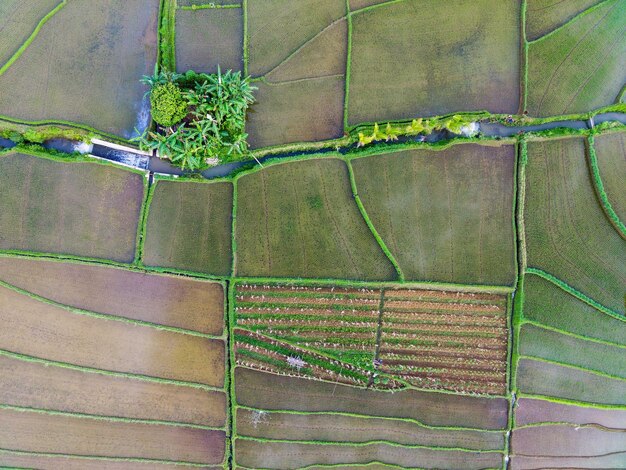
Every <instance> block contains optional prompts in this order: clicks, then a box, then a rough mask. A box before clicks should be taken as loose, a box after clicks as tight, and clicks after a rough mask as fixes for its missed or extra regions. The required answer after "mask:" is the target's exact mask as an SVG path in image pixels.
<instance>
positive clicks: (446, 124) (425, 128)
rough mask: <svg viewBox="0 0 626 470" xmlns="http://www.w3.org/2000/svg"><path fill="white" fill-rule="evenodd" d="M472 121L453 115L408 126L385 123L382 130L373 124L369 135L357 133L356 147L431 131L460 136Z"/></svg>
mask: <svg viewBox="0 0 626 470" xmlns="http://www.w3.org/2000/svg"><path fill="white" fill-rule="evenodd" d="M471 123H472V121H470V120H468V119H466V118H464V117H463V116H460V115H458V114H455V115H454V116H450V117H447V118H443V119H440V118H430V119H423V118H419V119H413V121H411V123H410V124H408V125H398V126H393V125H392V124H391V123H389V122H388V123H387V125H386V126H385V128H384V129H381V127H380V126H379V125H378V123H375V124H374V127H373V129H372V133H371V134H366V133H364V132H359V142H358V146H359V147H362V146H364V145H367V144H371V143H372V142H375V141H381V140H385V141H387V142H389V141H391V140H398V137H399V136H401V135H420V134H422V135H428V134H431V133H432V132H433V131H440V130H444V129H445V130H448V131H450V132H452V133H453V134H462V133H463V131H464V128H469V126H470V124H471Z"/></svg>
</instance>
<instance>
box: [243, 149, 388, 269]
mask: <svg viewBox="0 0 626 470" xmlns="http://www.w3.org/2000/svg"><path fill="white" fill-rule="evenodd" d="M237 193H238V210H237V233H236V236H237V248H238V251H237V274H238V275H240V276H274V277H309V278H345V279H363V280H366V279H394V278H395V270H394V269H393V266H392V265H391V263H390V262H389V261H388V259H387V258H386V257H385V255H384V253H383V251H382V250H381V248H380V246H379V245H378V244H377V243H376V240H375V239H374V237H373V235H372V233H371V232H370V230H369V228H368V227H367V225H366V224H365V221H364V220H363V218H362V217H361V214H360V213H359V210H358V208H357V206H356V203H355V202H354V200H353V197H352V193H351V190H350V183H349V180H348V170H347V167H346V165H345V163H344V162H343V161H341V160H337V159H317V160H309V161H302V162H294V163H287V164H280V165H275V166H271V167H269V168H266V169H263V170H260V171H258V172H256V173H253V174H250V175H245V176H243V177H241V178H240V179H239V180H238V181H237Z"/></svg>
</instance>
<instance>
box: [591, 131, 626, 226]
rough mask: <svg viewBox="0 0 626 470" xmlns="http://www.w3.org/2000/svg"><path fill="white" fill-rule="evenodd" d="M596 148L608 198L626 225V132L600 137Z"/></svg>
mask: <svg viewBox="0 0 626 470" xmlns="http://www.w3.org/2000/svg"><path fill="white" fill-rule="evenodd" d="M594 148H595V151H596V156H597V159H598V169H599V171H600V178H601V179H602V185H603V187H604V190H605V191H606V195H607V198H608V200H609V202H610V203H611V207H612V208H613V210H614V211H615V213H616V214H617V216H618V217H619V219H620V221H621V222H622V223H623V224H626V184H624V181H626V132H619V133H611V134H604V135H598V136H596V137H595V139H594Z"/></svg>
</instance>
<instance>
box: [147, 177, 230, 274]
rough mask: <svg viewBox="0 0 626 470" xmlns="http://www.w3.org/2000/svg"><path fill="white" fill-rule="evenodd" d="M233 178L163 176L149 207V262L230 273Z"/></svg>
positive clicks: (187, 269) (172, 266) (217, 272)
mask: <svg viewBox="0 0 626 470" xmlns="http://www.w3.org/2000/svg"><path fill="white" fill-rule="evenodd" d="M232 207H233V185H232V183H229V182H228V183H196V182H182V181H164V180H161V181H158V182H157V183H156V188H155V189H154V195H153V197H152V201H151V204H150V207H149V212H148V222H147V224H146V235H145V245H144V254H143V262H144V263H145V264H146V265H148V266H162V267H167V268H175V269H180V270H186V271H196V272H202V273H208V274H215V275H222V276H227V275H230V272H231V264H232V258H231V257H232V255H231V228H232Z"/></svg>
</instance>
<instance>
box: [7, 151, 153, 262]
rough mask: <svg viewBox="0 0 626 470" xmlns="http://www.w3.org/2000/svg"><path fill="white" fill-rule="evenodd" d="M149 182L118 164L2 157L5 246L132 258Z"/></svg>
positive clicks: (93, 256) (78, 254)
mask: <svg viewBox="0 0 626 470" xmlns="http://www.w3.org/2000/svg"><path fill="white" fill-rule="evenodd" d="M143 184H144V182H143V176H142V175H140V174H136V173H132V172H129V171H125V170H121V169H119V168H114V167H112V166H103V165H100V164H96V163H60V162H56V161H51V160H47V159H44V158H37V157H33V156H30V155H25V154H21V153H15V154H9V155H3V156H0V187H2V188H3V197H2V200H1V201H0V249H3V250H27V251H37V252H50V253H64V254H71V255H76V256H83V257H92V258H107V259H112V260H115V261H120V262H131V261H132V260H133V258H134V256H135V239H136V234H137V225H138V223H139V213H140V209H141V204H142V201H143V192H144V188H143Z"/></svg>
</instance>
